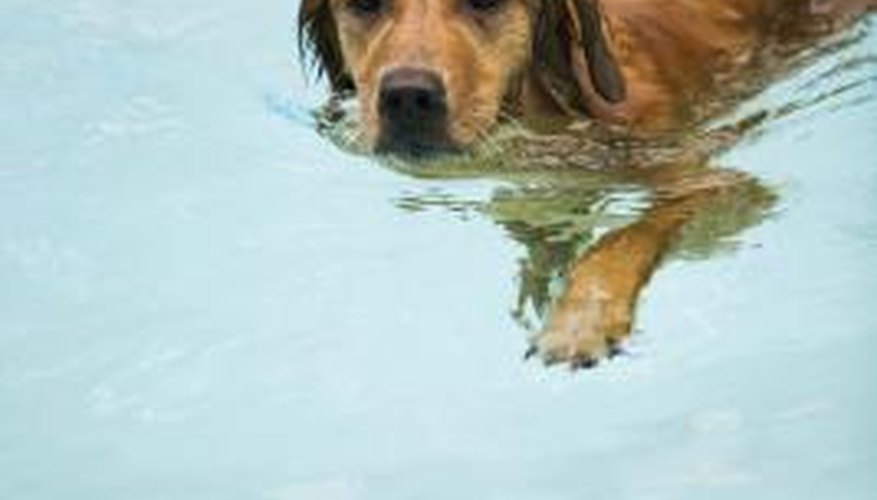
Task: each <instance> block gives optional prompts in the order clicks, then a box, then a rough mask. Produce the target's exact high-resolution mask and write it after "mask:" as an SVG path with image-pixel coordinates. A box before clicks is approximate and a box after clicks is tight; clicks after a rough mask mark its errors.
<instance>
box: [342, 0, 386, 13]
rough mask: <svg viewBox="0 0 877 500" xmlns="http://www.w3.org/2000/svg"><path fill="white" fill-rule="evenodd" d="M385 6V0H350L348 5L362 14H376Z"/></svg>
mask: <svg viewBox="0 0 877 500" xmlns="http://www.w3.org/2000/svg"><path fill="white" fill-rule="evenodd" d="M383 6H384V1H383V0H348V1H347V7H348V8H349V9H350V10H352V11H353V12H355V13H357V14H360V15H368V14H376V13H378V12H379V11H380V10H381V8H383Z"/></svg>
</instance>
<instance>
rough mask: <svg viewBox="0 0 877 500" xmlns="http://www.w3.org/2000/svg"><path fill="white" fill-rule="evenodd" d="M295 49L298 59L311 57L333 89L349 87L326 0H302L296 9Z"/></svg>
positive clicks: (350, 86)
mask: <svg viewBox="0 0 877 500" xmlns="http://www.w3.org/2000/svg"><path fill="white" fill-rule="evenodd" d="M298 49H299V56H300V57H301V59H302V60H307V59H308V57H309V56H310V57H313V63H314V65H315V66H316V67H317V71H318V74H322V75H325V76H326V79H327V80H329V85H331V87H332V91H333V92H340V91H343V90H347V89H350V88H352V87H353V84H352V82H351V80H350V77H349V76H348V75H347V74H346V71H345V66H344V56H343V55H342V53H341V43H340V42H339V39H338V28H337V26H336V24H335V16H333V15H332V8H331V6H330V5H329V0H302V1H301V6H300V7H299V12H298Z"/></svg>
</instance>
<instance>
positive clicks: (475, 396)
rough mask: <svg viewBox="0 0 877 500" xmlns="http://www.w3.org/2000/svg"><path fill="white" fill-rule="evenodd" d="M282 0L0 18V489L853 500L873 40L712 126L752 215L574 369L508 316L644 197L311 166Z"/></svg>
mask: <svg viewBox="0 0 877 500" xmlns="http://www.w3.org/2000/svg"><path fill="white" fill-rule="evenodd" d="M296 7H297V5H296V2H294V1H273V0H271V1H266V2H261V3H259V4H258V5H244V4H241V3H235V2H229V1H224V0H220V1H217V0H211V1H207V0H184V1H179V0H177V1H170V0H157V1H150V2H145V1H132V2H112V1H109V0H80V1H76V2H62V1H55V0H49V1H44V2H29V1H24V0H4V3H3V4H2V6H0V31H2V32H3V33H4V35H3V37H2V38H0V88H2V94H0V109H2V112H0V130H2V133H3V141H2V142H0V497H2V498H9V499H16V500H42V499H45V500H49V499H51V500H55V499H58V498H64V499H83V500H86V499H87V500H91V499H95V498H113V499H136V500H141V499H143V500H146V499H186V500H195V499H211V500H215V499H225V498H228V499H283V500H291V499H295V500H298V499H321V500H336V499H338V500H358V499H381V500H390V499H409V498H419V499H448V498H480V499H494V498H495V499H504V500H508V499H516V500H517V499H521V500H524V499H528V500H529V499H533V500H536V499H538V500H553V499H558V500H560V499H580V498H607V499H626V498H630V499H643V498H650V499H674V500H675V499H684V498H698V499H699V498H704V497H705V496H709V497H710V498H717V499H721V498H728V499H738V498H751V499H758V498H764V499H770V500H777V499H786V498H787V499H801V498H829V497H832V498H844V499H868V498H873V495H874V492H875V491H877V477H875V475H874V473H873V471H874V470H877V428H875V426H874V425H873V422H874V421H877V396H875V391H874V382H873V381H874V378H875V377H874V375H875V368H874V365H873V359H874V358H875V355H877V335H875V334H877V319H875V316H874V315H873V310H874V297H875V296H877V273H875V272H874V269H875V265H877V258H875V255H877V254H875V248H877V210H875V208H877V161H875V159H874V158H877V120H875V116H877V100H875V99H874V98H873V96H874V93H875V90H877V89H875V85H874V77H875V75H877V68H875V66H874V63H873V54H874V53H875V50H877V33H875V32H874V30H873V29H871V28H870V27H867V26H865V27H862V28H861V29H860V33H861V40H859V41H858V42H856V43H853V44H851V45H849V46H847V47H845V48H843V49H842V50H840V51H839V52H837V53H834V54H831V55H830V56H829V57H826V58H822V59H820V60H819V61H817V62H816V63H815V64H814V65H812V66H809V67H808V68H807V69H805V70H803V71H801V72H798V73H796V74H795V76H794V77H791V78H789V79H788V80H786V81H784V82H782V83H780V84H778V85H775V86H773V87H771V89H769V90H768V91H767V92H765V93H763V94H762V95H760V96H759V97H758V98H757V99H755V100H753V101H752V102H751V103H749V104H747V107H745V108H744V109H742V110H740V114H741V115H746V114H747V113H748V112H750V111H752V112H754V111H757V110H762V109H768V110H773V111H772V112H774V115H772V116H773V118H772V119H771V120H770V121H769V122H768V125H767V126H765V127H764V128H763V129H762V130H761V132H760V133H759V134H753V135H752V136H751V138H750V139H748V140H746V141H744V142H743V143H741V144H738V145H737V146H735V147H734V148H732V149H731V150H730V151H727V152H725V153H724V154H722V155H721V156H720V157H718V158H715V159H714V160H713V162H714V163H715V165H718V166H724V167H735V168H739V169H741V170H744V171H746V172H749V173H752V174H754V175H756V176H758V178H760V179H761V182H762V183H763V184H764V186H766V187H767V188H768V189H770V191H771V192H772V193H774V194H775V195H776V198H775V200H773V201H771V203H769V204H766V205H765V206H763V207H762V208H760V209H759V210H757V211H756V212H757V213H755V214H752V215H751V217H743V218H744V219H746V220H743V221H742V223H740V224H736V227H735V228H733V230H729V231H726V232H724V233H721V234H719V235H717V236H716V237H711V238H708V241H706V242H704V243H703V245H700V246H698V244H697V241H696V240H697V238H694V239H693V241H692V242H691V243H690V245H688V246H687V247H685V248H683V249H681V250H680V253H679V254H678V255H677V257H676V258H673V259H671V260H669V261H668V262H667V263H666V264H665V265H664V266H663V267H662V268H661V269H660V270H659V271H658V273H657V274H656V276H655V277H654V279H653V280H652V282H651V284H650V286H649V287H648V288H647V290H646V292H645V295H644V297H643V301H642V303H641V305H640V308H639V316H638V319H637V322H636V326H635V330H636V332H637V333H636V334H635V335H634V337H633V339H632V341H631V342H630V344H629V346H628V351H629V355H627V356H623V357H620V358H616V359H614V360H612V361H611V362H609V363H603V364H601V365H600V366H599V367H598V368H597V369H595V370H590V371H584V372H577V373H571V372H569V371H568V370H565V369H551V370H547V369H545V368H544V367H542V366H541V364H539V363H536V362H524V361H523V359H522V357H523V354H524V351H525V350H526V347H527V337H528V335H529V331H528V329H527V327H526V325H527V324H528V322H529V323H532V322H533V321H535V319H534V315H535V312H536V309H538V303H539V300H540V299H539V297H540V295H539V294H540V293H542V290H546V289H547V290H549V292H550V288H551V286H556V285H552V282H553V281H556V278H554V277H553V275H552V274H551V273H552V272H557V269H558V266H561V267H562V264H563V262H564V261H563V258H562V257H563V256H564V255H566V254H569V253H572V254H574V253H575V252H578V251H580V247H581V246H583V245H585V244H586V243H587V242H588V241H590V240H592V239H593V238H594V237H597V236H599V235H600V234H602V232H605V231H606V230H608V229H609V228H612V227H616V226H617V225H619V224H623V223H625V222H626V221H629V220H631V218H634V217H635V216H636V215H637V213H639V211H640V210H641V209H642V207H643V206H644V204H645V203H646V202H647V200H646V199H644V198H643V194H642V192H641V190H639V189H638V188H637V186H636V185H632V184H629V183H625V182H619V181H617V179H616V180H613V179H608V180H607V179H606V178H604V177H601V174H588V173H563V174H561V173H554V174H538V175H537V174H533V176H532V177H526V178H521V177H520V176H518V177H515V178H509V177H508V176H491V175H475V176H466V175H463V176H439V177H438V178H431V179H430V178H423V177H422V176H412V175H407V174H403V173H400V172H397V171H394V170H392V169H388V168H385V167H384V166H381V165H380V164H378V163H376V162H375V161H373V160H372V159H369V158H366V157H360V156H355V155H351V154H348V153H345V152H343V151H341V150H339V149H338V148H337V147H336V146H335V145H333V144H332V143H331V142H330V141H328V140H326V139H325V138H323V137H320V136H319V135H318V134H317V132H316V131H315V123H314V120H313V118H312V116H311V113H310V110H312V109H313V108H314V106H315V105H316V104H317V103H318V102H320V100H321V99H322V97H323V95H322V93H321V90H320V87H319V86H317V85H308V84H307V80H306V79H305V78H304V77H303V76H302V75H301V74H300V72H299V69H298V66H297V64H296V63H295V57H294V51H293V47H294V42H295V40H294V37H293V33H292V24H293V23H292V19H293V13H294V11H295V9H296ZM837 90H844V91H841V92H837ZM794 103H803V104H801V105H800V106H798V105H792V104H794ZM777 110H788V111H789V112H788V113H786V112H779V111H777ZM513 177H514V176H513ZM711 227H712V226H711ZM714 236H715V235H714ZM686 249H687V250H688V251H685V250H686ZM558 256H560V257H558ZM552 259H559V262H558V261H553V260H552ZM528 270H529V271H534V272H530V273H529V274H528ZM528 280H529V281H528ZM534 280H535V281H534ZM540 280H541V281H540ZM534 283H535V284H534ZM528 287H529V288H528ZM546 287H547V288H546ZM869 422H871V423H869Z"/></svg>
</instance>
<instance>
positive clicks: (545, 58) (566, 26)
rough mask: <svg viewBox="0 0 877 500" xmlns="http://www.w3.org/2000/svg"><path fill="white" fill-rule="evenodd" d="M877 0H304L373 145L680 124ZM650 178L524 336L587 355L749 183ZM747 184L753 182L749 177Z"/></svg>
mask: <svg viewBox="0 0 877 500" xmlns="http://www.w3.org/2000/svg"><path fill="white" fill-rule="evenodd" d="M875 5H877V0H302V4H301V10H300V15H299V32H300V42H301V43H302V48H303V49H305V51H312V53H313V54H314V55H315V60H316V63H317V65H318V66H319V67H320V68H321V69H322V70H323V72H324V73H325V75H326V76H327V78H328V81H329V82H330V84H331V86H332V89H333V90H334V91H335V92H337V93H344V92H353V93H355V94H356V96H357V98H358V100H359V104H360V113H359V119H360V128H361V131H362V133H363V136H364V138H365V141H366V142H367V144H368V146H369V147H371V148H372V149H373V150H375V151H378V152H388V153H394V154H401V155H413V156H421V155H425V154H430V153H435V152H444V151H456V150H463V149H466V148H469V147H470V146H472V145H473V144H475V143H477V142H478V141H479V140H481V139H483V138H485V137H486V136H487V135H488V134H489V133H490V131H491V129H492V128H493V126H494V125H495V124H496V123H497V122H499V121H501V119H502V118H504V117H507V116H513V117H526V116H539V115H546V116H565V117H572V118H574V119H582V120H588V119H590V120H596V121H598V122H601V123H605V124H610V125H612V126H613V127H612V128H620V129H621V130H622V131H623V132H624V133H626V134H631V135H634V136H642V135H655V134H661V133H662V132H666V131H672V130H674V129H676V128H678V127H682V126H684V125H685V124H686V122H688V121H690V120H691V119H692V117H693V115H694V114H696V111H695V110H696V109H697V106H695V104H696V103H697V102H698V100H700V99H702V98H704V97H705V96H709V95H711V94H713V93H716V92H719V91H720V90H721V87H722V86H723V85H725V84H727V83H728V82H729V81H732V80H731V79H733V78H735V75H737V74H738V73H739V72H742V71H744V70H745V69H746V68H747V67H750V66H752V65H753V61H755V60H757V58H758V53H759V50H760V49H761V48H762V47H765V46H769V45H770V42H771V40H773V39H778V38H788V37H794V36H797V35H804V34H806V33H807V32H808V30H811V29H812V28H813V27H815V26H821V27H824V26H825V25H844V24H848V22H849V21H852V20H854V19H856V18H857V17H859V16H860V15H861V14H863V13H865V12H866V11H868V10H870V9H871V8H873V7H874V6H875ZM642 179H644V182H646V183H648V184H649V185H650V186H652V187H653V188H654V191H655V192H656V193H658V194H659V196H657V198H656V203H655V204H654V205H653V206H652V207H651V208H650V209H649V210H648V211H646V212H645V213H644V214H643V216H642V217H641V218H640V220H638V221H637V222H635V223H633V224H631V225H630V226H627V227H625V228H622V229H619V230H616V231H613V232H610V233H609V234H607V235H605V236H604V237H603V238H601V239H600V241H598V242H597V243H596V244H595V245H594V246H593V247H591V248H590V249H589V250H588V251H587V252H586V253H585V254H584V255H583V256H581V257H580V258H579V259H578V260H577V261H576V262H574V263H573V265H571V266H570V268H569V271H568V274H567V283H566V288H565V290H564V291H563V293H562V294H561V296H560V297H559V298H558V300H556V301H555V303H554V306H553V309H552V311H551V313H550V316H549V317H548V320H547V321H546V324H545V328H544V330H543V331H542V332H541V333H540V334H539V335H538V336H536V337H535V338H534V339H533V345H532V352H533V353H539V354H540V355H541V356H542V357H543V359H544V360H546V361H548V362H554V361H564V362H569V363H571V364H572V366H576V367H577V366H588V365H590V364H592V363H593V362H594V361H595V360H596V359H598V358H599V357H600V356H603V355H606V354H610V353H611V352H612V351H613V349H614V348H615V346H617V344H618V342H619V341H621V340H622V339H623V338H624V337H625V336H626V335H628V334H629V332H630V328H631V323H632V318H633V311H634V308H635V305H636V302H637V298H638V296H639V293H640V290H641V288H642V287H643V286H644V284H645V283H646V282H647V280H648V279H649V277H650V276H651V274H652V273H653V271H654V270H655V268H656V267H657V265H658V263H659V262H660V260H661V258H662V257H663V255H664V254H665V251H666V249H667V248H668V247H670V246H671V244H672V242H673V240H674V238H675V237H676V236H677V235H678V234H679V232H680V229H681V228H682V227H683V226H684V225H685V224H687V223H688V222H689V221H690V220H691V219H692V218H693V217H694V216H695V214H697V213H699V212H702V211H704V210H705V209H707V207H709V206H710V205H711V204H714V203H715V200H717V199H720V198H722V197H724V198H727V197H728V196H731V197H737V196H742V194H743V193H745V192H746V190H747V189H749V188H751V187H752V186H751V185H752V181H751V179H750V178H748V177H747V176H745V175H743V174H741V173H739V172H731V171H727V170H720V169H706V170H702V171H698V172H697V173H694V174H693V173H692V172H691V171H690V169H687V168H682V169H675V168H670V169H666V168H665V169H660V168H656V169H651V170H650V171H649V172H647V173H645V174H643V176H642ZM747 186H749V188H748V187H747Z"/></svg>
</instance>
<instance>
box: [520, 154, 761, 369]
mask: <svg viewBox="0 0 877 500" xmlns="http://www.w3.org/2000/svg"><path fill="white" fill-rule="evenodd" d="M668 172H669V175H664V174H663V173H662V174H658V175H656V176H655V178H654V179H650V180H649V181H648V182H649V183H650V184H652V187H653V188H655V190H656V192H657V193H659V194H658V196H657V201H656V203H655V205H654V206H653V207H652V208H651V209H650V210H648V211H647V212H646V213H645V214H644V215H643V217H641V218H640V219H639V220H638V221H637V222H635V223H633V224H631V225H629V226H626V227H623V228H621V229H618V230H615V231H613V232H610V233H608V234H607V235H605V236H604V237H603V238H601V239H600V240H599V241H598V242H597V243H596V244H595V245H594V246H593V247H592V248H591V249H590V250H589V251H587V252H586V253H585V255H583V256H582V257H581V258H579V259H578V261H576V263H575V264H574V265H573V267H572V268H571V270H570V272H569V275H568V277H567V285H566V289H565V290H564V292H563V293H562V295H561V296H560V297H559V298H558V300H557V301H556V302H555V304H554V307H553V309H552V311H551V313H550V315H549V317H548V319H547V321H546V324H545V327H544V329H543V330H542V332H541V333H540V334H538V335H537V336H536V337H535V338H534V339H533V340H532V342H533V343H532V346H531V350H530V353H531V354H538V355H539V356H541V357H542V359H543V360H544V361H545V362H546V363H549V364H550V363H560V362H565V363H570V364H571V366H573V367H574V368H577V367H587V366H590V365H592V364H593V363H595V362H596V361H597V360H599V359H600V358H601V357H604V356H606V355H611V354H612V353H613V352H614V350H615V349H617V348H618V345H619V344H620V342H622V341H623V340H624V339H625V338H626V337H627V336H628V335H629V333H630V330H631V325H632V323H633V319H634V310H635V308H636V303H637V299H638V297H639V294H640V290H641V289H642V288H643V286H644V285H645V284H646V283H647V282H648V280H649V277H650V276H651V275H652V272H653V271H654V270H655V268H656V267H657V266H658V264H659V263H660V261H661V259H662V257H663V256H664V255H665V253H666V252H667V250H668V248H670V247H671V246H672V244H673V242H674V240H675V239H676V237H677V236H678V235H679V233H680V231H681V229H682V228H683V226H684V225H685V224H686V223H687V222H689V221H690V220H691V219H692V218H694V217H696V216H697V215H698V214H699V213H701V212H704V211H705V210H706V209H707V207H709V206H711V205H713V204H714V202H715V201H716V200H717V199H718V198H722V197H723V196H724V195H729V196H735V192H736V191H737V189H736V188H737V187H740V186H742V185H743V184H744V182H743V181H745V180H746V179H747V178H746V177H744V176H743V175H741V174H739V173H735V172H730V171H721V170H705V171H703V172H701V173H700V174H698V175H697V176H695V177H684V178H683V177H679V178H677V177H676V176H675V173H674V172H673V171H672V170H669V171H668Z"/></svg>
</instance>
